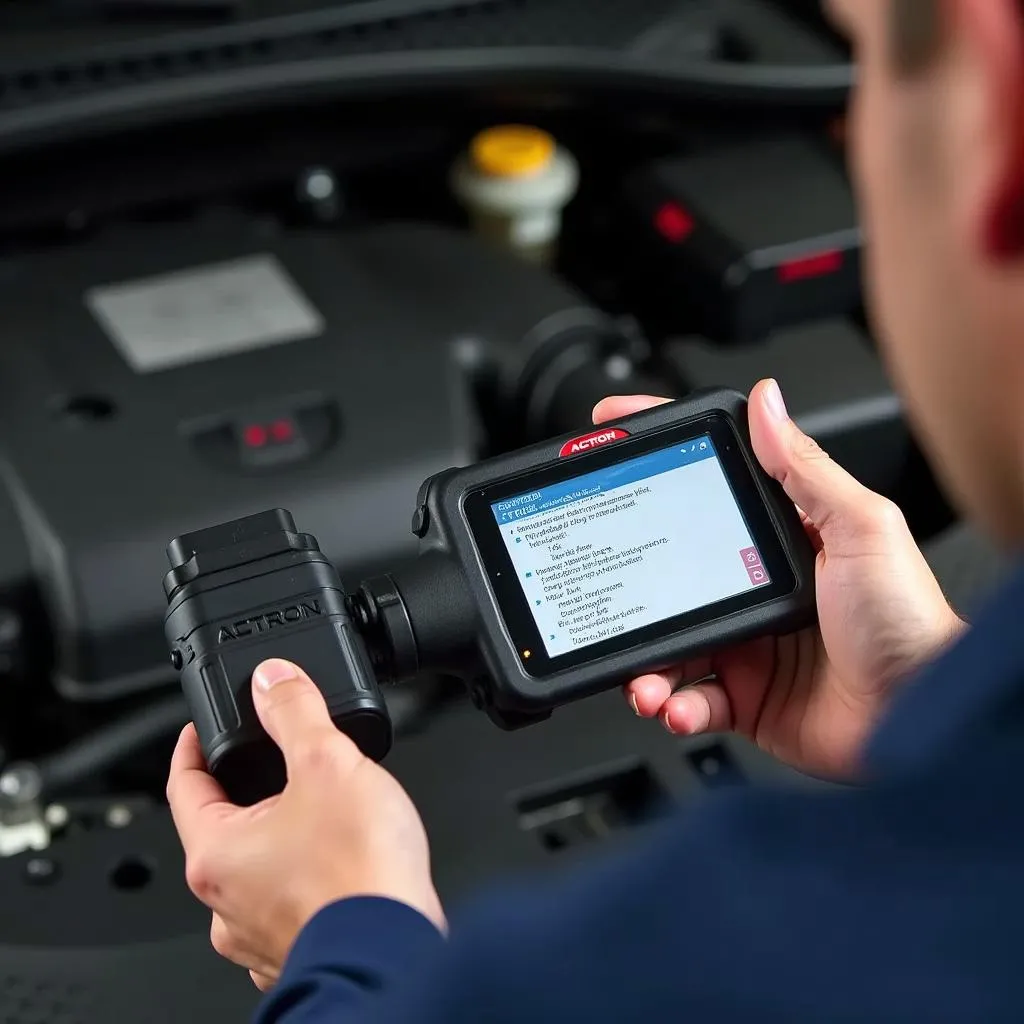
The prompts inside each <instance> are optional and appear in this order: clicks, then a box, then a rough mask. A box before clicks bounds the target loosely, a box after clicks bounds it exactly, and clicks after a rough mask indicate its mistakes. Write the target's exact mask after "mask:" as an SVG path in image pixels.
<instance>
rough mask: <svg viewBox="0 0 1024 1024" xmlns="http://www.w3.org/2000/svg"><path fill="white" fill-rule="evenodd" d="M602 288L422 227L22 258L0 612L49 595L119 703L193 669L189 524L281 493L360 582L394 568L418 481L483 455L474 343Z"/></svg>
mask: <svg viewBox="0 0 1024 1024" xmlns="http://www.w3.org/2000/svg"><path fill="white" fill-rule="evenodd" d="M580 305H582V303H581V302H580V300H579V299H578V298H577V297H576V296H575V295H574V294H573V293H572V292H570V291H569V290H568V289H566V288H563V287H562V286H561V285H560V284H559V283H558V282H557V281H555V280H554V279H552V278H551V277H549V276H548V275H546V274H545V273H544V272H542V271H540V270H537V269H534V268H531V267H528V266H526V265H525V264H521V263H519V262H518V261H515V260H513V259H512V258H511V257H506V256H505V255H503V254H501V253H500V252H497V251H492V250H491V249H489V248H486V247H484V246H483V245H482V244H481V243H479V242H477V241H476V240H474V239H473V238H472V237H470V236H468V235H463V234H459V233H455V232H449V231H446V230H444V229H440V228H434V227H428V226H418V225H411V226H410V225H406V226H399V225H396V226H388V227H384V228H374V229H366V230H357V231H351V232H348V233H331V232H326V231H303V232H290V231H287V230H284V229H281V228H279V227H276V226H269V227H268V226H267V225H266V224H260V223H256V222H253V221H250V220H248V219H243V218H229V219H226V220H217V221H200V222H197V223H190V224H181V225H175V226H163V225H146V226H138V227H133V228H130V229H119V230H117V231H115V232H111V233H108V234H104V235H102V236H99V237H96V238H93V239H91V240H89V241H87V242H85V243H83V244H81V245H79V246H77V247H67V248H61V249H55V250H49V251H47V252H42V253H36V254H34V255H32V256H29V257H26V258H19V259H17V260H16V261H9V262H7V263H4V264H0V308H3V310H4V330H3V334H4V337H3V344H2V345H0V456H2V469H3V478H2V479H3V486H2V487H0V525H7V526H8V529H6V530H5V531H4V533H3V534H2V535H0V606H2V605H3V604H6V605H8V606H11V605H19V606H20V605H21V604H22V603H23V602H24V603H25V605H26V607H28V606H31V604H32V603H33V602H41V604H42V607H43V608H44V609H45V614H46V617H47V618H48V620H49V629H50V637H51V640H52V647H53V652H54V654H53V665H52V671H53V676H54V680H55V683H56V685H57V687H58V689H59V690H60V692H61V693H62V694H64V695H65V696H66V697H68V698H70V699H79V700H93V699H107V698H111V697H115V696H120V695H123V694H127V693H131V692H134V691H139V690H142V689H146V688H148V687H151V686H156V685H162V684H163V683H166V682H168V681H170V680H171V678H172V676H171V674H170V672H169V668H168V666H166V664H165V658H166V655H165V651H164V646H163V636H162V627H161V623H162V617H163V612H164V600H163V594H162V592H161V589H160V581H161V579H162V578H163V575H164V572H165V570H166V559H165V554H164V549H165V545H166V544H167V542H168V540H169V539H170V538H171V537H173V536H176V535H178V534H182V533H186V532H189V531H192V530H196V529H199V528H202V527H205V526H209V525H210V524H211V523H217V522H225V521H227V520H231V519H235V518H238V517H242V516H245V515H247V514H249V513H252V512H256V511H259V510H261V509H264V508H268V507H273V506H276V505H280V506H283V507H285V508H289V509H291V510H292V511H293V512H294V514H295V516H296V518H297V519H298V521H300V522H301V523H302V524H303V527H304V528H305V529H307V530H309V531H310V532H311V533H313V534H315V535H316V536H317V537H318V538H319V539H320V542H321V546H322V548H323V550H324V551H325V553H326V554H328V556H329V557H330V558H331V559H332V560H333V561H334V562H335V563H336V564H337V565H338V567H339V569H340V570H341V572H342V575H343V578H345V579H346V581H347V582H349V583H351V582H354V581H355V580H356V579H357V578H359V577H360V576H362V575H363V574H364V573H372V572H378V571H380V570H382V569H389V568H394V567H396V563H399V562H400V561H402V560H404V559H406V558H410V557H412V556H413V554H414V553H415V550H416V547H415V539H414V538H413V536H412V534H411V532H410V525H409V523H410V516H411V513H412V509H413V505H414V501H415V496H416V492H417V490H418V488H419V485H420V483H421V482H422V481H423V480H424V478H426V477H428V476H430V475H432V474H434V473H436V472H438V471H439V470H441V469H443V468H446V467H448V466H452V465H461V464H465V463H466V462H467V461H471V460H472V459H473V458H474V457H475V456H476V455H477V454H478V438H477V434H478V426H477V418H476V415H475V410H474V409H473V407H472V402H471V400H470V398H469V389H468V388H467V386H466V382H465V381H464V380H463V379H462V376H461V374H460V372H459V370H458V365H457V361H456V359H455V358H454V348H455V344H454V343H456V342H457V341H459V340H460V339H463V338H465V337H467V336H472V337H475V338H482V339H485V340H486V342H487V344H488V345H489V346H491V347H495V346H496V347H498V348H505V347H507V348H511V349H514V348H515V347H516V346H517V345H518V344H519V343H520V342H521V341H522V339H524V338H525V337H527V336H529V335H531V333H532V332H534V331H535V328H536V327H537V325H538V324H541V323H544V322H547V321H548V320H549V319H550V318H552V317H555V318H557V317H558V316H560V315H561V314H564V313H565V312H566V311H570V312H571V311H572V310H574V309H575V308H576V307H578V306H580ZM12 520H13V521H14V522H12ZM15 522H16V523H17V529H14V528H12V527H13V526H14V523H15ZM19 533H20V534H21V536H19Z"/></svg>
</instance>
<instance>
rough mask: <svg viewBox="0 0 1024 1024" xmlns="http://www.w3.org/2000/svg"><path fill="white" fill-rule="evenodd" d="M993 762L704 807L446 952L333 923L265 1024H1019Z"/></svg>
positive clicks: (1014, 832)
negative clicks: (803, 1023)
mask: <svg viewBox="0 0 1024 1024" xmlns="http://www.w3.org/2000/svg"><path fill="white" fill-rule="evenodd" d="M996 758H997V754H996V752H994V751H992V752H991V756H989V755H986V754H985V753H979V754H978V755H977V757H975V758H974V759H973V760H972V763H971V772H970V773H964V772H962V771H960V770H957V771H951V772H950V773H949V774H948V775H947V776H945V777H944V778H942V779H935V778H931V779H928V780H927V781H925V780H921V781H920V782H906V783H903V784H900V785H897V786H890V787H885V788H881V787H873V788H871V789H867V790H849V791H835V790H822V791H813V790H812V791H808V792H800V793H796V792H794V793H787V794H783V793H774V794H773V793H766V792H759V791H748V792H741V793H737V794H735V795H732V796H726V797H724V798H720V799H716V800H714V801H713V802H711V803H709V804H708V805H707V806H705V807H704V808H702V809H701V810H699V811H698V812H695V813H690V814H688V815H686V816H685V817H682V818H680V819H679V820H677V821H673V822H671V823H668V824H666V825H665V826H664V827H662V828H661V829H660V830H659V832H658V834H657V835H655V836H652V837H650V839H649V841H648V842H647V843H645V844H643V845H642V847H641V848H638V849H633V850H632V851H630V852H627V853H625V854H622V855H620V856H618V857H616V858H612V859H610V860H606V861H600V862H595V863H592V864H590V865H585V866H582V867H581V866H579V865H577V866H576V868H575V869H574V870H573V871H572V873H571V874H568V875H567V876H566V877H561V878H556V879H552V880H549V881H546V882H544V883H541V884H539V885H536V886H532V887H523V888H521V889H517V890H514V891H506V892H505V893H503V894H499V895H496V896H495V897H494V898H493V899H492V900H490V901H489V902H488V903H486V904H485V905H482V906H480V907H479V908H478V909H477V910H476V911H475V912H474V913H473V914H472V915H471V916H470V917H468V918H467V919H465V920H463V921H458V920H457V919H456V920H455V921H453V924H452V933H451V938H450V939H449V940H447V941H445V940H442V939H440V938H439V937H438V936H437V934H436V933H435V932H433V931H432V929H431V927H430V925H428V924H427V922H426V921H425V920H423V919H422V918H420V917H418V916H417V915H416V914H415V913H414V912H413V911H411V910H407V909H405V908H402V907H399V906H397V905H395V904H391V903H388V902H386V901H383V900H380V901H372V900H365V901H348V902H345V903H339V904H337V905H335V906H333V907H330V908H328V909H327V910H325V911H323V913H322V914H321V915H320V917H318V918H317V919H316V920H315V921H314V922H313V923H312V924H311V925H310V926H309V927H308V928H307V929H306V931H305V932H304V933H303V935H302V937H301V938H300V939H299V942H298V944H297V946H296V947H295V950H294V952H293V954H292V957H291V959H290V961H289V963H288V966H287V969H286V971H285V974H284V977H283V979H282V981H281V983H280V986H279V989H278V991H277V992H276V993H275V994H274V995H273V997H272V998H271V999H270V1000H269V1001H268V1002H267V1003H266V1005H265V1007H264V1009H263V1012H262V1015H261V1017H260V1024H300V1022H301V1024H327V1022H328V1021H330V1022H333V1024H370V1022H373V1024H556V1022H564V1021H577V1020H578V1021H587V1022H588V1024H622V1022H623V1021H629V1020H651V1021H655V1020H690V1021H711V1020H713V1021H715V1024H739V1022H744V1024H745V1022H754V1021H756V1022H757V1024H771V1022H774V1021H780V1022H781V1021H792V1020H828V1021H829V1022H831V1024H845V1022H851V1024H853V1022H858V1024H860V1022H863V1021H865V1020H871V1021H873V1022H876V1024H878V1022H886V1021H913V1020H924V1019H927V1020H929V1021H930V1022H944V1021H947V1020H948V1021H963V1020H992V1021H995V1020H1009V1019H1024V1006H1022V1005H1021V1003H1022V998H1024V997H1022V994H1021V992H1020V989H1019V984H1018V979H1019V975H1020V969H1019V965H1017V964H1016V962H1015V960H1016V957H1017V953H1016V951H1017V950H1019V949H1021V948H1024V884H1022V883H1021V880H1020V866H1019V865H1020V862H1021V854H1022V849H1021V847H1022V835H1021V829H1020V828H1016V827H1014V828H1010V827H1009V821H1010V819H1012V818H1013V817H1014V811H1013V808H1014V807H1016V806H1017V800H1018V796H1017V792H1016V789H1015V786H1016V783H1015V781H1014V780H1015V779H1016V778H1017V773H1016V772H1010V771H1008V770H1007V768H1008V765H1007V763H1006V762H1003V763H1002V764H999V763H996V760H993V759H996ZM989 760H992V763H991V764H988V763H986V762H987V761H989ZM1014 763H1017V758H1016V755H1015V756H1014ZM979 779H983V780H984V784H983V785H979V782H978V780H979ZM1010 1005H1012V1006H1013V1007H1014V1011H1013V1012H1014V1013H1016V1011H1017V1010H1021V1015H1020V1016H1017V1017H1014V1016H1012V1014H1011V1015H1010V1016H1007V1011H1008V1006H1010Z"/></svg>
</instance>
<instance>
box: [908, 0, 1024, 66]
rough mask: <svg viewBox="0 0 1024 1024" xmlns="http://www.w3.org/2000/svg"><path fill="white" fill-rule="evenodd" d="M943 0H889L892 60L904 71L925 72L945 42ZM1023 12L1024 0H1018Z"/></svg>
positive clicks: (1018, 6) (1018, 5)
mask: <svg viewBox="0 0 1024 1024" xmlns="http://www.w3.org/2000/svg"><path fill="white" fill-rule="evenodd" d="M939 4H940V0H889V23H890V24H889V35H890V38H891V40H892V54H893V62H894V64H895V65H896V70H897V71H899V72H900V73H901V74H907V75H912V74H914V73H915V72H917V71H923V70H924V69H925V68H926V67H927V66H928V65H929V63H930V62H931V60H932V58H933V57H934V56H935V54H936V53H937V52H938V50H939V48H940V46H941V45H942V15H941V12H940V9H939ZM1017 8H1018V10H1019V11H1020V13H1021V14H1022V15H1024V0H1017Z"/></svg>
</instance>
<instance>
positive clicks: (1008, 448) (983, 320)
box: [826, 0, 1024, 543]
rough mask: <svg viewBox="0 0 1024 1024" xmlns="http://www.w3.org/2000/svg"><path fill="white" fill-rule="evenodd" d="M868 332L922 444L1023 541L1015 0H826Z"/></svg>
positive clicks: (1010, 537) (1022, 22) (1021, 229)
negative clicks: (840, 77) (851, 91)
mask: <svg viewBox="0 0 1024 1024" xmlns="http://www.w3.org/2000/svg"><path fill="white" fill-rule="evenodd" d="M826 7H827V9H828V12H829V13H830V15H831V16H832V18H833V20H834V21H835V22H836V24H837V25H838V26H839V27H840V28H841V29H842V30H843V31H844V32H845V34H846V35H847V36H848V37H849V38H850V41H851V43H852V45H853V47H854V50H855V54H856V60H857V65H858V76H859V78H858V86H857V90H856V96H855V99H854V103H853V109H852V111H851V117H850V124H849V138H850V145H851V158H852V159H851V165H852V169H853V175H854V178H855V183H856V187H857V191H858V193H859V200H860V205H861V213H862V218H863V224H864V230H865V232H866V236H867V243H868V252H867V272H866V283H867V288H868V302H869V307H870V309H871V313H872V316H873V320H874V327H875V330H876V333H877V335H878V337H879V341H880V344H881V345H882V347H883V349H884V351H885V354H886V358H887V360H888V363H889V366H890V369H891V371H892V374H893V377H894V379H895V382H896V384H897V387H898V388H899V390H900V391H901V393H902V395H903V397H904V400H905V403H906V406H907V410H908V412H909V414H910V416H911V418H912V420H913V422H914V424H915V426H916V428H917V430H918V434H919V436H920V438H921V441H922V443H923V444H924V446H925V448H926V449H927V451H928V454H929V455H930V457H931V461H932V463H933V465H934V466H935V467H936V469H937V471H938V472H939V474H940V476H941V477H942V478H943V480H944V482H945V484H946V485H947V486H948V488H949V490H950V492H951V494H952V496H953V497H954V498H955V499H956V500H957V501H958V502H959V503H960V504H961V506H962V508H963V509H964V510H965V511H966V512H967V513H968V514H969V515H970V516H972V517H973V518H974V519H976V520H977V521H978V522H979V523H980V524H981V525H982V526H983V527H984V528H985V529H987V530H988V531H989V532H990V533H992V534H994V535H995V536H997V537H998V538H1000V539H1001V540H1003V541H1006V542H1012V543H1020V542H1022V541H1024V0H829V2H827V3H826Z"/></svg>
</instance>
